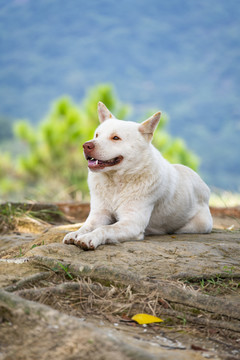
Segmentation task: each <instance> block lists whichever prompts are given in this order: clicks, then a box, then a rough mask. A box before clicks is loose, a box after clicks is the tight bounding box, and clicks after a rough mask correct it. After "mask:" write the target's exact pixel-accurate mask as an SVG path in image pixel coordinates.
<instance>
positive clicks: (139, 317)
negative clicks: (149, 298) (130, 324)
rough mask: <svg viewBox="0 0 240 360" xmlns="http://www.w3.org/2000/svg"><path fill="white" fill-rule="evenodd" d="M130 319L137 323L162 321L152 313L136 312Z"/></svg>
mask: <svg viewBox="0 0 240 360" xmlns="http://www.w3.org/2000/svg"><path fill="white" fill-rule="evenodd" d="M132 320H134V321H136V322H137V323H138V324H140V325H142V324H151V323H155V322H162V321H163V320H162V319H160V318H158V317H156V316H152V315H148V314H136V315H134V316H133V317H132Z"/></svg>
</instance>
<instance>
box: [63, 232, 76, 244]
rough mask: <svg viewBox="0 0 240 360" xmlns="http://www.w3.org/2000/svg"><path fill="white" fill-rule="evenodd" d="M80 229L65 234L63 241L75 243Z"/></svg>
mask: <svg viewBox="0 0 240 360" xmlns="http://www.w3.org/2000/svg"><path fill="white" fill-rule="evenodd" d="M78 233H79V232H78V231H72V232H70V233H68V234H67V235H65V236H64V238H63V243H64V244H74V240H75V239H76V237H77V235H78Z"/></svg>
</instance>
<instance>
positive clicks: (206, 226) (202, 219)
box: [175, 206, 212, 234]
mask: <svg viewBox="0 0 240 360" xmlns="http://www.w3.org/2000/svg"><path fill="white" fill-rule="evenodd" d="M211 231H212V216H211V213H210V210H209V207H208V206H204V207H202V208H201V209H200V210H199V211H198V212H197V214H196V215H195V216H194V217H193V218H192V219H191V220H189V222H187V224H186V225H184V226H183V227H181V228H180V229H178V230H177V231H175V233H176V234H191V233H192V234H194V233H196V234H197V233H198V234H207V233H210V232H211Z"/></svg>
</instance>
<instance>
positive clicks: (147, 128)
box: [138, 111, 161, 142]
mask: <svg viewBox="0 0 240 360" xmlns="http://www.w3.org/2000/svg"><path fill="white" fill-rule="evenodd" d="M160 117H161V113H160V111H159V112H157V113H156V114H154V115H153V116H151V117H150V118H149V119H147V120H145V121H144V122H142V123H141V124H140V126H139V128H138V130H139V131H140V133H141V134H142V135H143V136H144V137H145V138H146V140H147V141H149V142H150V141H151V140H152V137H153V133H154V130H155V129H156V127H157V124H158V123H159V120H160Z"/></svg>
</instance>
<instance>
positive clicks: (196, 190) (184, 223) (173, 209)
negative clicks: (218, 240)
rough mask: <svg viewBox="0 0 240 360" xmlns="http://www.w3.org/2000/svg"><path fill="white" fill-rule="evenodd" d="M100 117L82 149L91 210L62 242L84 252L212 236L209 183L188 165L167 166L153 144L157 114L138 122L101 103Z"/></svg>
mask: <svg viewBox="0 0 240 360" xmlns="http://www.w3.org/2000/svg"><path fill="white" fill-rule="evenodd" d="M98 115H99V120H100V123H101V124H100V125H99V127H98V128H97V129H96V132H95V136H94V139H93V140H90V141H88V142H86V143H85V144H84V145H83V148H84V154H85V157H86V159H87V160H88V168H89V170H90V171H89V176H88V184H89V188H90V195H91V211H90V214H89V216H88V219H87V220H86V222H85V224H84V225H83V226H82V227H81V228H80V229H79V230H77V231H75V232H71V233H69V234H67V235H66V236H65V238H64V240H63V242H64V243H65V244H75V245H78V246H80V247H81V248H83V249H84V250H88V249H96V247H97V246H99V245H101V244H106V243H115V242H118V241H125V240H133V239H134V240H136V239H138V240H141V239H143V238H144V234H172V233H177V234H180V233H209V232H211V229H212V217H211V214H210V211H209V206H208V201H209V195H210V191H209V188H208V187H207V185H206V184H205V183H204V182H203V181H202V180H201V178H200V177H199V176H198V175H197V174H196V173H195V172H194V171H193V170H191V169H189V168H188V167H186V166H183V165H171V164H170V163H169V162H168V161H167V160H165V159H164V158H163V157H162V155H161V154H160V152H159V151H158V150H157V149H156V148H155V147H154V146H153V145H152V144H151V140H152V137H153V132H154V130H155V128H156V126H157V124H158V122H159V119H160V116H161V113H160V112H158V113H156V114H154V115H153V116H152V117H150V118H149V119H148V120H146V121H144V122H143V123H141V124H138V123H135V122H130V121H122V120H117V119H115V118H114V116H113V115H112V114H111V113H110V111H109V110H108V109H107V108H106V106H105V105H104V104H103V103H101V102H99V104H98Z"/></svg>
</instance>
